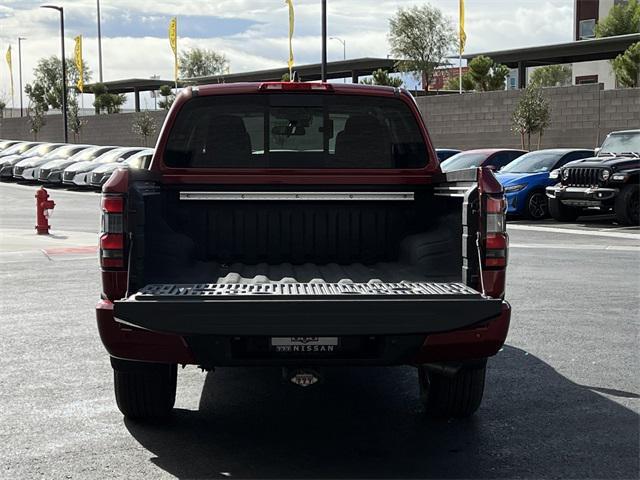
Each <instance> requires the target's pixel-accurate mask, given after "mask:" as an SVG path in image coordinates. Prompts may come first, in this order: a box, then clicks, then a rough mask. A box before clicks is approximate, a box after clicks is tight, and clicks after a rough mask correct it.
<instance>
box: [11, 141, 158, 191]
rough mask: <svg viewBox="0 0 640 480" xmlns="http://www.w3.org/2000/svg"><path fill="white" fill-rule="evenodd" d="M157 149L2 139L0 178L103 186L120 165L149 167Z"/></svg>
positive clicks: (76, 185) (78, 185) (79, 185)
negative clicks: (154, 150)
mask: <svg viewBox="0 0 640 480" xmlns="http://www.w3.org/2000/svg"><path fill="white" fill-rule="evenodd" d="M152 155H153V149H150V148H142V147H117V146H98V145H76V144H68V143H48V142H24V141H18V140H0V178H1V179H2V180H8V179H11V178H13V179H16V180H26V181H35V182H41V183H47V184H64V185H68V186H75V187H94V188H98V189H100V188H102V185H103V184H104V183H105V182H106V181H107V180H108V179H109V177H110V176H111V174H112V173H113V172H114V171H115V170H116V168H118V167H119V166H126V167H129V168H146V167H147V166H148V165H149V162H150V161H151V156H152Z"/></svg>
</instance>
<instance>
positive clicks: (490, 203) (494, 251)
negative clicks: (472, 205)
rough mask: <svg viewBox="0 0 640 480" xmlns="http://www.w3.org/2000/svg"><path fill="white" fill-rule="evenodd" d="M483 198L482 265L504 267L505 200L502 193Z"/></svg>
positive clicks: (507, 244) (505, 235)
mask: <svg viewBox="0 0 640 480" xmlns="http://www.w3.org/2000/svg"><path fill="white" fill-rule="evenodd" d="M485 198H486V200H485V212H486V235H485V241H484V247H485V250H484V251H485V255H484V266H485V267H489V268H491V267H493V268H504V267H506V266H507V252H508V249H509V238H508V236H507V223H506V211H507V202H506V200H505V198H504V196H502V195H500V196H491V195H487V196H486V197H485Z"/></svg>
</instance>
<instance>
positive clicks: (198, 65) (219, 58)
mask: <svg viewBox="0 0 640 480" xmlns="http://www.w3.org/2000/svg"><path fill="white" fill-rule="evenodd" d="M178 66H179V68H180V78H194V77H206V76H209V75H219V74H222V73H226V72H227V71H228V70H229V60H227V57H226V56H225V55H224V54H222V53H217V52H215V51H213V50H209V49H206V48H192V49H189V50H186V51H183V52H180V60H179V61H178Z"/></svg>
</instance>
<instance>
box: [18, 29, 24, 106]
mask: <svg viewBox="0 0 640 480" xmlns="http://www.w3.org/2000/svg"><path fill="white" fill-rule="evenodd" d="M23 40H26V38H25V37H18V78H19V80H18V85H19V87H20V116H21V117H22V46H21V43H22V41H23Z"/></svg>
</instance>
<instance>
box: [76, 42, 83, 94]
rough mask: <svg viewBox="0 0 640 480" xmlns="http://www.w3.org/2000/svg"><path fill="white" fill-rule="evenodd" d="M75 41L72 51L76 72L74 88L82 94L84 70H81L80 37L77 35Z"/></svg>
mask: <svg viewBox="0 0 640 480" xmlns="http://www.w3.org/2000/svg"><path fill="white" fill-rule="evenodd" d="M74 40H75V41H76V47H75V49H74V54H75V56H74V61H75V64H76V69H77V70H78V83H77V84H76V87H78V90H80V93H84V69H83V68H82V66H83V65H82V35H78V36H77V37H76V38H74Z"/></svg>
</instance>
